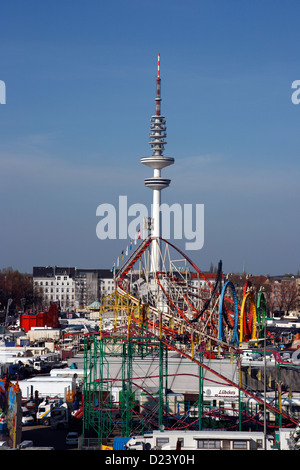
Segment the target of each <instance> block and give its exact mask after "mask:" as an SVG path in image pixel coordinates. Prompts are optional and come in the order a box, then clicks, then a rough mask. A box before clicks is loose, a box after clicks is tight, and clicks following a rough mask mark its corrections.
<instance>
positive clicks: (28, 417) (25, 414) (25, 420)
mask: <svg viewBox="0 0 300 470" xmlns="http://www.w3.org/2000/svg"><path fill="white" fill-rule="evenodd" d="M31 424H34V417H33V416H32V414H31V413H30V412H29V411H28V410H27V409H26V408H22V426H30V425H31Z"/></svg>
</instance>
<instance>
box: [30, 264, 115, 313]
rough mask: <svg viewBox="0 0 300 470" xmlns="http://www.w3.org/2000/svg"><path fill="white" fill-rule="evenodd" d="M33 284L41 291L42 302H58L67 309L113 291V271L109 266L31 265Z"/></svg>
mask: <svg viewBox="0 0 300 470" xmlns="http://www.w3.org/2000/svg"><path fill="white" fill-rule="evenodd" d="M33 285H34V288H36V289H39V291H40V292H41V294H42V297H43V303H44V305H45V306H48V305H49V304H50V302H59V304H60V307H61V310H62V311H66V312H71V311H75V310H76V309H77V308H84V307H87V306H88V305H90V304H91V303H93V302H94V301H95V300H100V299H101V298H102V297H104V296H106V295H108V294H111V293H112V292H113V291H114V279H113V273H112V272H111V271H110V270H109V269H79V268H75V267H59V266H53V267H52V266H42V267H41V266H34V267H33Z"/></svg>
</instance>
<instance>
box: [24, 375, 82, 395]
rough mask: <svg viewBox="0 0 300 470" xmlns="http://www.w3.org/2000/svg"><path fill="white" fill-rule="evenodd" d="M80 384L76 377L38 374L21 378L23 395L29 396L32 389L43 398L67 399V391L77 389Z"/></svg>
mask: <svg viewBox="0 0 300 470" xmlns="http://www.w3.org/2000/svg"><path fill="white" fill-rule="evenodd" d="M77 386H80V382H79V381H78V379H76V378H75V377H50V376H36V377H30V378H28V379H24V380H19V387H20V389H21V392H22V397H23V398H24V399H25V398H29V397H30V396H31V395H32V391H33V393H34V394H35V393H36V392H37V393H38V396H39V397H41V398H46V397H50V398H51V397H53V398H57V397H58V398H61V399H63V400H65V399H66V396H67V393H68V392H70V391H71V392H72V391H74V390H76V387H77Z"/></svg>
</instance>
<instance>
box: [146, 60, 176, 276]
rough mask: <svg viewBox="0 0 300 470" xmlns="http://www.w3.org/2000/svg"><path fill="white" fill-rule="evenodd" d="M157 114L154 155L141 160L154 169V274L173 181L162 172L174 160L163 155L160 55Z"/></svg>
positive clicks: (149, 184) (152, 134) (152, 132)
mask: <svg viewBox="0 0 300 470" xmlns="http://www.w3.org/2000/svg"><path fill="white" fill-rule="evenodd" d="M155 101H156V113H155V115H153V116H152V117H151V121H150V142H149V144H150V147H151V150H152V155H151V156H150V157H143V158H141V163H143V164H144V165H147V166H149V167H150V168H153V177H152V178H146V179H145V185H146V187H147V188H150V189H152V190H153V205H152V219H153V220H152V233H151V235H152V237H157V242H156V243H154V244H153V247H152V255H151V258H152V259H151V269H152V271H153V272H156V271H159V265H158V264H159V261H158V244H159V240H158V238H159V237H161V223H160V222H161V221H160V204H161V194H160V192H161V190H162V189H164V188H167V187H168V186H169V185H170V182H171V180H170V179H167V178H163V177H162V176H161V170H162V169H163V168H165V167H167V166H169V165H173V163H174V158H172V157H165V156H164V155H163V152H164V149H165V145H166V143H167V142H166V140H165V139H166V136H167V133H166V129H167V128H166V120H165V117H164V116H162V114H161V79H160V54H158V66H157V78H156V98H155Z"/></svg>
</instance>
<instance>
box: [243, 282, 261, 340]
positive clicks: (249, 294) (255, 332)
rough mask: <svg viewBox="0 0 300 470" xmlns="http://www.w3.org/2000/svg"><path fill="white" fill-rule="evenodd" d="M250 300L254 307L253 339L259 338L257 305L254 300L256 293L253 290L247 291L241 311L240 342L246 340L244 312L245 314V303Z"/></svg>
mask: <svg viewBox="0 0 300 470" xmlns="http://www.w3.org/2000/svg"><path fill="white" fill-rule="evenodd" d="M248 298H249V300H250V305H251V307H252V309H253V320H252V321H253V325H252V336H251V339H256V338H257V331H256V306H255V301H254V295H253V292H251V291H250V292H247V293H246V294H245V295H244V297H243V301H242V306H241V313H240V343H242V342H243V341H244V339H245V338H244V314H245V305H246V302H247V300H248Z"/></svg>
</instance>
